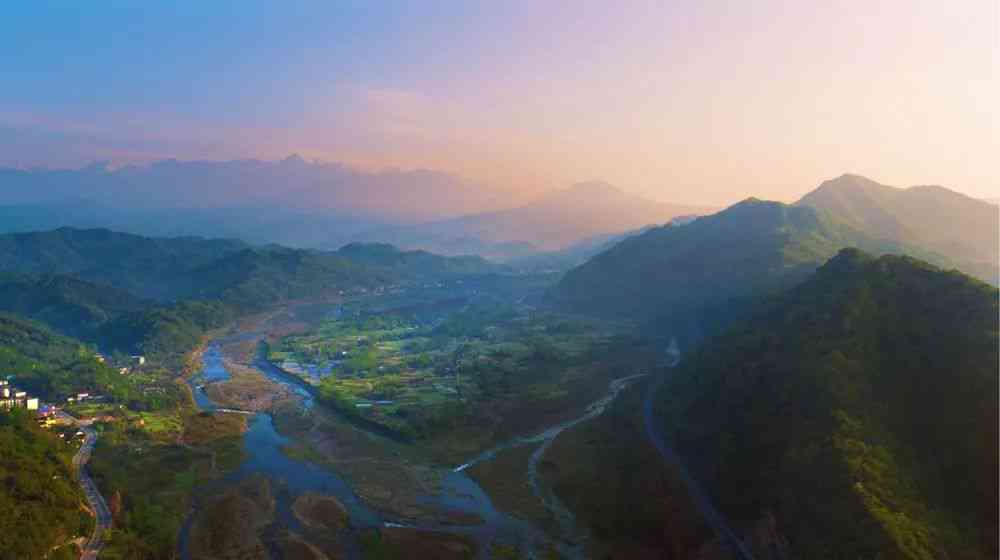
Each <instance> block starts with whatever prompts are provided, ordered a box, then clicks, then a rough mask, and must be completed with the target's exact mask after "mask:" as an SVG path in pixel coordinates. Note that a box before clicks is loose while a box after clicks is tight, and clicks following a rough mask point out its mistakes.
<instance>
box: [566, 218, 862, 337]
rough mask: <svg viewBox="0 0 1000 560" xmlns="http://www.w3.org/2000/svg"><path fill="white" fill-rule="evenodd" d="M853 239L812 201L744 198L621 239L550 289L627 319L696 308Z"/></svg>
mask: <svg viewBox="0 0 1000 560" xmlns="http://www.w3.org/2000/svg"><path fill="white" fill-rule="evenodd" d="M858 241H859V240H858V239H857V237H856V236H853V235H852V232H850V231H849V230H847V229H845V228H843V227H841V226H840V225H839V224H838V223H836V222H835V221H834V220H832V219H831V218H830V217H829V216H827V215H825V214H823V213H822V212H818V211H816V210H814V209H812V208H808V207H802V208H798V207H793V206H788V205H785V204H781V203H779V202H768V201H761V200H757V199H748V200H746V201H743V202H741V203H739V204H736V205H734V206H732V207H730V208H727V209H726V210H723V211H722V212H719V213H717V214H713V215H711V216H705V217H702V218H699V219H697V220H695V221H693V222H691V223H689V224H686V225H682V226H677V225H666V226H663V227H659V228H653V229H651V230H649V231H646V232H645V233H642V234H641V235H636V236H634V237H631V238H628V239H625V240H624V241H622V242H621V243H619V244H618V245H615V246H614V247H612V248H610V249H608V250H607V251H605V252H603V253H601V254H599V255H597V256H596V257H594V258H592V259H591V260H590V261H588V262H587V263H585V264H583V265H581V266H579V267H577V268H575V269H573V270H571V271H570V272H568V273H567V274H566V276H565V278H564V279H563V280H562V281H561V282H560V283H559V285H558V286H557V287H556V289H555V290H554V291H553V293H552V296H553V299H554V300H555V301H557V302H559V303H560V304H561V305H563V306H565V307H568V308H571V309H573V310H578V311H584V312H588V313H597V314H601V315H614V316H619V317H628V318H631V319H639V320H648V319H653V318H656V317H659V316H667V315H671V316H678V315H686V314H691V315H700V314H701V312H702V311H703V310H704V308H705V307H708V306H712V305H718V304H722V303H725V302H727V301H729V300H732V299H738V298H741V297H745V296H757V295H760V294H763V293H768V292H772V291H777V290H780V289H782V288H786V287H789V286H792V285H794V284H796V283H797V282H799V281H801V280H802V279H803V278H805V277H806V276H807V275H808V274H809V273H811V272H812V271H813V270H814V269H815V268H816V267H817V266H819V265H820V264H821V263H822V262H824V261H825V260H826V259H828V258H830V257H831V256H833V255H834V254H835V253H836V252H837V250H838V249H840V248H842V247H844V246H846V245H848V244H854V243H857V242H858Z"/></svg>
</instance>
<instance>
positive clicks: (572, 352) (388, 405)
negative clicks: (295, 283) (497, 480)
mask: <svg viewBox="0 0 1000 560" xmlns="http://www.w3.org/2000/svg"><path fill="white" fill-rule="evenodd" d="M618 333H619V329H617V328H616V327H614V326H612V325H609V324H608V323H598V322H594V321H589V320H583V319H578V318H567V317H564V316H559V315H554V314H548V313H539V312H536V311H534V310H533V309H532V308H530V307H527V306H518V305H511V304H503V303H497V302H495V301H485V302H482V301H477V302H474V303H468V302H449V301H442V302H439V304H437V305H436V304H433V303H432V304H429V305H423V306H420V307H416V306H408V305H407V301H406V299H405V298H400V297H398V296H396V297H395V299H390V298H381V299H378V298H369V299H367V300H363V301H355V302H352V303H350V304H345V305H344V306H341V307H340V308H338V309H337V310H336V311H335V312H333V313H332V314H331V315H330V316H329V317H328V318H327V319H326V320H324V321H323V322H322V323H321V324H320V325H319V326H318V327H317V328H315V329H314V330H312V331H311V332H308V333H305V334H297V335H292V336H287V337H285V338H283V339H281V340H280V341H278V342H277V343H275V344H272V345H271V347H270V348H269V351H268V358H269V359H270V360H271V361H272V362H273V363H274V364H276V365H277V366H279V367H281V368H282V369H283V370H285V371H286V372H289V373H292V374H294V375H297V376H299V377H301V378H302V379H304V380H306V381H307V382H309V383H311V384H313V385H314V386H316V387H317V388H318V389H319V394H320V396H321V398H322V399H323V400H324V401H326V402H328V403H330V404H332V405H334V406H335V407H336V408H338V409H339V410H341V411H342V412H344V413H346V414H348V415H352V416H356V417H359V418H363V419H365V420H368V421H371V422H375V423H377V424H379V425H381V426H383V427H385V428H388V429H390V430H393V431H395V432H397V433H400V434H403V435H406V436H409V437H423V436H428V435H433V434H434V433H436V432H438V431H440V430H443V429H447V428H448V427H449V426H451V425H452V424H454V423H455V422H456V421H457V420H458V419H459V418H461V417H462V416H466V415H468V414H470V413H473V412H474V409H475V408H476V407H477V406H478V405H480V404H482V403H484V402H486V401H490V400H493V399H498V398H501V397H503V398H510V397H512V396H513V397H514V398H516V399H527V400H538V399H541V400H545V399H558V398H560V397H562V396H564V395H565V394H566V392H567V390H566V385H567V383H569V382H571V381H572V379H573V377H574V376H577V375H582V373H580V372H579V371H577V368H576V366H580V365H582V364H584V363H585V362H587V361H589V359H588V358H589V357H592V356H594V355H599V354H601V353H605V352H607V351H608V350H609V349H610V348H611V347H612V346H613V344H614V339H615V337H616V335H617V334H618Z"/></svg>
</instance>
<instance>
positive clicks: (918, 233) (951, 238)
mask: <svg viewBox="0 0 1000 560" xmlns="http://www.w3.org/2000/svg"><path fill="white" fill-rule="evenodd" d="M796 204H798V205H804V206H812V207H814V208H820V209H823V210H826V211H827V212H829V213H830V214H832V215H834V216H836V217H837V218H838V219H839V220H841V221H843V222H844V223H846V224H848V225H850V226H852V227H854V228H856V229H858V230H859V231H862V232H864V233H865V234H867V235H869V236H870V237H873V238H876V239H885V240H889V241H892V242H894V243H897V244H899V245H900V246H908V247H920V248H923V249H925V250H927V251H929V252H934V253H937V254H938V255H941V256H943V257H944V259H946V261H948V264H953V265H954V266H955V267H957V268H959V269H960V270H962V271H963V272H965V273H967V274H971V275H973V276H976V277H978V278H980V279H982V280H985V281H988V282H992V283H994V284H996V283H997V281H998V278H997V277H998V275H1000V273H998V266H1000V265H998V261H1000V209H998V208H997V207H996V205H992V204H990V203H988V202H986V201H982V200H977V199H975V198H970V197H968V196H965V195H963V194H961V193H957V192H955V191H952V190H949V189H946V188H944V187H938V186H917V187H910V188H907V189H899V188H895V187H889V186H886V185H881V184H879V183H876V182H875V181H872V180H871V179H867V178H865V177H861V176H859V175H842V176H840V177H838V178H836V179H832V180H829V181H826V182H824V183H823V184H822V185H820V186H819V188H817V189H816V190H814V191H812V192H810V193H809V194H807V195H805V196H804V197H802V199H801V200H799V202H797V203H796Z"/></svg>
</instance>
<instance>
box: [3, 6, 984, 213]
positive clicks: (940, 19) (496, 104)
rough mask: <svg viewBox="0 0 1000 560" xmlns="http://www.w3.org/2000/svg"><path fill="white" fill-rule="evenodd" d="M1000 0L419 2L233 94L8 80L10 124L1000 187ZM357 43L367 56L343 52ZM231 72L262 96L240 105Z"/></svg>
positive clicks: (93, 150) (162, 148) (398, 160)
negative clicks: (65, 87)
mask: <svg viewBox="0 0 1000 560" xmlns="http://www.w3.org/2000/svg"><path fill="white" fill-rule="evenodd" d="M998 4H1000V3H998V2H997V1H996V0H967V1H959V2H941V1H940V0H935V1H928V0H885V1H856V0H848V1H840V2H791V1H776V0H757V1H753V2H721V1H706V2H649V3H646V2H624V3H611V2H503V3H492V2H491V3H484V4H482V5H480V6H478V7H477V9H476V10H472V9H470V8H469V6H470V5H469V4H466V5H465V7H464V8H463V10H462V13H461V14H452V13H450V12H449V11H448V10H442V11H443V12H444V14H443V15H442V14H423V13H416V12H418V10H416V9H413V8H410V10H409V11H411V12H414V13H413V14H407V16H406V17H399V18H396V19H392V18H389V17H388V16H386V17H385V18H382V19H378V21H379V22H382V21H393V22H395V23H392V24H389V23H386V24H384V25H387V26H388V25H395V26H397V27H394V28H392V29H388V28H387V29H375V30H369V31H368V35H366V36H365V37H363V38H362V39H363V40H359V41H358V42H357V44H353V46H348V43H349V41H348V38H344V37H341V36H339V35H338V36H336V37H332V36H330V37H325V38H324V39H323V40H320V39H319V38H320V37H324V36H323V35H322V33H321V31H322V29H320V32H317V33H318V34H317V35H316V38H312V39H311V38H310V37H311V36H310V35H309V34H308V33H307V32H303V33H302V36H303V38H302V40H301V41H298V42H293V43H290V44H285V43H288V41H284V42H281V41H279V42H278V43H281V45H276V46H275V47H274V48H275V49H277V48H285V49H289V54H288V57H287V59H282V60H283V62H281V64H280V68H279V67H278V66H279V65H278V64H274V63H271V65H270V66H266V67H263V68H259V71H260V72H262V73H268V72H270V73H272V74H273V75H274V79H273V81H270V82H263V85H261V84H260V83H256V82H254V83H253V84H251V83H250V82H249V80H251V77H250V75H249V74H247V75H241V74H238V73H234V74H233V75H232V76H228V75H227V76H224V77H225V78H226V79H227V80H229V81H230V82H232V84H235V87H233V85H232V84H229V85H228V87H230V88H232V89H231V90H223V91H222V93H218V91H219V88H220V87H222V86H218V87H215V89H213V90H211V92H209V90H208V89H207V88H209V87H213V86H215V84H213V83H212V82H211V81H210V80H211V78H210V77H209V78H203V79H204V80H208V81H204V82H198V81H196V80H192V82H191V85H190V88H191V91H192V94H191V95H192V99H190V100H188V102H187V103H179V102H176V100H175V99H176V96H175V97H174V98H163V99H155V98H151V99H150V100H149V101H145V100H144V99H145V98H143V97H142V96H133V97H130V98H128V99H124V100H123V101H122V102H121V103H116V104H108V103H105V104H101V103H98V104H97V106H96V107H94V106H88V107H83V106H81V104H80V103H78V102H76V101H74V100H69V101H60V102H59V103H56V102H51V103H41V102H39V103H31V102H29V101H24V100H17V99H14V100H8V99H4V97H3V94H0V126H7V127H9V128H13V129H14V130H18V131H24V130H30V131H32V132H33V133H36V134H38V135H41V136H42V137H43V138H48V136H45V135H50V136H51V135H54V136H58V137H59V138H60V139H61V140H59V141H56V140H52V141H51V147H52V149H51V150H48V151H47V152H48V153H47V154H46V155H45V156H41V155H39V156H38V157H34V155H33V154H34V152H29V151H27V150H28V149H27V148H22V149H21V151H17V150H16V149H14V148H12V149H11V151H10V153H14V154H16V157H17V158H20V160H27V161H28V162H29V163H33V164H37V163H56V164H58V163H63V162H77V160H86V159H101V158H102V157H111V158H112V159H116V158H121V159H151V158H156V157H179V158H213V159H215V158H235V157H265V158H278V157H283V156H285V155H287V154H289V153H292V152H299V153H302V154H304V155H306V156H309V157H315V158H323V159H328V160H336V161H346V162H353V163H356V164H362V165H367V166H398V167H428V168H438V169H442V170H446V171H451V172H454V173H458V174H461V175H463V176H465V177H467V178H469V179H472V180H474V181H477V182H483V183H486V184H493V185H497V186H504V187H507V188H510V187H514V188H516V189H519V190H521V191H523V192H524V193H525V194H528V193H535V192H538V191H541V190H547V189H553V188H560V187H564V186H566V185H567V184H569V183H572V182H575V181H580V180H587V179H603V180H606V181H608V182H611V183H613V184H616V185H619V186H621V187H623V188H625V189H627V190H630V191H633V192H636V193H640V194H643V195H645V196H649V197H652V198H656V199H660V200H664V201H672V202H679V203H690V204H713V205H719V204H726V203H729V202H733V201H735V200H738V199H741V198H744V197H746V196H749V195H754V196H758V197H762V198H771V199H778V200H793V199H795V198H797V197H798V196H800V195H802V194H804V193H805V192H806V191H808V190H810V189H811V188H813V187H815V186H816V185H817V184H818V183H819V182H820V181H822V180H824V179H828V178H832V177H835V176H837V175H840V174H842V173H845V172H851V173H859V174H862V175H866V176H869V177H871V178H873V179H875V180H877V181H880V182H883V183H887V184H891V185H896V186H909V185H914V184H941V185H944V186H948V187H950V188H953V189H956V190H959V191H962V192H965V193H967V194H970V195H972V196H978V197H1000V156H998V154H1000V141H998V136H1000V116H998V115H1000V109H998V100H1000V87H998V77H997V65H998V61H1000V58H998V50H1000V39H998V18H1000V15H998ZM410 6H412V5H410ZM458 6H461V4H456V10H455V11H456V12H457V11H459V10H458V8H457V7H458ZM381 9H383V10H385V11H386V12H387V13H388V15H394V14H393V12H392V10H393V8H392V7H388V8H386V7H384V6H383V7H382V8H381ZM335 15H336V14H335ZM395 15H398V14H395ZM305 16H313V19H318V18H319V17H320V16H318V15H314V14H309V13H306V14H304V17H305ZM248 17H249V16H248ZM331 17H332V16H331ZM348 23H349V24H350V22H348ZM358 25H360V24H358ZM374 25H376V27H377V26H378V25H382V24H380V23H376V24H374ZM348 28H350V25H348ZM273 32H274V33H278V31H277V30H275V31H273ZM282 37H283V36H282ZM269 39H270V38H269V37H267V36H266V34H265V36H263V37H262V38H261V40H262V41H267V40H269ZM379 41H384V43H380V42H379ZM282 45H283V46H282ZM342 45H344V46H342ZM349 49H355V50H349ZM365 49H376V50H377V49H382V50H381V51H379V52H378V54H379V55H380V56H382V58H379V57H378V56H376V54H371V55H370V56H369V55H366V54H365V53H366V52H367V51H366V50H365ZM345 53H346V54H345ZM348 55H349V56H351V57H352V60H355V61H357V60H360V61H359V62H358V64H357V67H358V68H361V69H360V70H358V69H353V70H350V69H349V70H345V69H344V68H345V66H344V64H345V63H344V61H343V60H339V61H337V63H336V64H335V63H334V62H333V60H334V59H337V57H338V56H348ZM359 57H360V59H359ZM366 57H367V58H366ZM369 59H370V61H369ZM386 61H389V62H386ZM240 62H241V64H244V66H246V67H247V68H251V69H252V68H254V66H253V61H249V60H242V61H240ZM363 63H364V64H363ZM394 63H395V64H394ZM365 64H367V66H365ZM350 68H354V67H353V66H352V67H350ZM376 70H377V71H376ZM209 76H211V74H209ZM218 79H222V78H218ZM199 88H206V89H205V90H204V91H202V90H200V89H199ZM265 90H266V91H265ZM226 91H231V92H232V95H234V96H235V97H233V99H248V100H247V101H246V102H243V101H234V102H233V103H234V104H235V105H238V106H239V108H240V109H239V110H236V109H229V108H228V106H227V104H226V102H225V97H224V96H223V94H225V93H226ZM199 94H200V95H203V96H204V98H203V99H204V100H203V101H202V100H200V99H199V97H198V95H199ZM154 97H155V96H154ZM216 97H219V98H218V99H216ZM199 103H200V105H199ZM212 103H217V104H218V106H217V108H214V106H213V105H212ZM191 105H195V106H197V107H199V108H198V109H197V110H195V109H191V108H190V106H191ZM67 139H69V140H67ZM46 141H47V140H39V146H40V147H45V146H46V144H45V142H46ZM9 144H11V145H12V146H15V144H16V143H14V142H9ZM0 146H3V147H6V144H5V143H4V142H3V139H2V138H0ZM15 147H16V146H15ZM60 150H62V151H61V152H60ZM41 151H42V150H39V152H41ZM12 157H13V156H10V155H8V156H7V159H8V160H9V159H11V158H12ZM46 158H48V159H46ZM0 163H7V164H10V163H13V162H12V161H2V162H0ZM81 163H82V162H81Z"/></svg>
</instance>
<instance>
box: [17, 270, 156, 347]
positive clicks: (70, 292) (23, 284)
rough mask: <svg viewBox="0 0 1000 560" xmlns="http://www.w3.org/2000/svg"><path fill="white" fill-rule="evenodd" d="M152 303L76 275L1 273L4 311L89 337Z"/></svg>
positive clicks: (75, 334) (80, 336)
mask: <svg viewBox="0 0 1000 560" xmlns="http://www.w3.org/2000/svg"><path fill="white" fill-rule="evenodd" d="M149 305H151V302H149V301H147V300H142V299H139V298H137V297H135V296H133V295H132V294H130V293H128V292H126V291H124V290H120V289H118V288H113V287H111V286H105V285H101V284H94V283H91V282H87V281H85V280H80V279H79V278H74V277H72V276H64V275H48V274H43V275H34V274H17V273H0V311H7V312H9V313H16V314H18V315H21V316H24V317H28V318H31V319H35V320H38V321H41V322H43V323H45V324H47V325H49V326H51V327H52V328H54V329H56V330H58V331H59V332H61V333H64V334H67V335H70V336H74V337H77V338H82V339H86V340H93V339H94V338H95V337H96V336H97V332H98V330H99V329H100V328H101V326H102V325H104V324H105V323H107V322H108V321H110V320H112V319H114V318H115V317H118V316H121V315H123V314H125V313H130V312H134V311H138V310H140V309H143V308H144V307H148V306H149Z"/></svg>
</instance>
